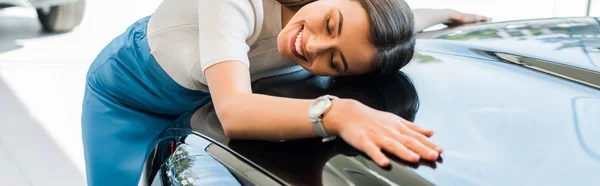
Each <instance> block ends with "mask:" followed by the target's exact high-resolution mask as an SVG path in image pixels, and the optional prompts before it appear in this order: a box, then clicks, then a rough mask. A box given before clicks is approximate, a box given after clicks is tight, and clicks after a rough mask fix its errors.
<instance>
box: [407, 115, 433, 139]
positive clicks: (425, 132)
mask: <svg viewBox="0 0 600 186" xmlns="http://www.w3.org/2000/svg"><path fill="white" fill-rule="evenodd" d="M402 123H403V124H404V125H406V126H407V127H408V128H409V129H411V130H414V131H416V132H418V133H421V134H423V135H425V136H427V137H431V136H432V135H433V131H432V130H429V129H422V128H421V127H419V126H417V125H415V124H414V123H412V122H410V121H408V120H405V119H402Z"/></svg>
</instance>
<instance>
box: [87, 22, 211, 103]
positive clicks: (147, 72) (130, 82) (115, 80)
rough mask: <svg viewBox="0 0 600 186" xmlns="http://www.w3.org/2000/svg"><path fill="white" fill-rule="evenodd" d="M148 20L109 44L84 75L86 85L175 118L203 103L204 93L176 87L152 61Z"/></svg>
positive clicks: (109, 96) (110, 96) (110, 95)
mask: <svg viewBox="0 0 600 186" xmlns="http://www.w3.org/2000/svg"><path fill="white" fill-rule="evenodd" d="M148 18H149V17H146V18H144V19H141V20H139V21H137V22H136V23H134V24H133V25H132V26H130V27H129V28H128V29H127V31H126V32H125V33H123V34H121V35H120V36H119V37H117V38H115V39H114V40H113V41H112V42H111V43H109V44H108V45H107V46H106V47H105V48H104V49H103V50H102V52H100V54H99V55H98V56H97V57H96V59H95V60H94V62H93V63H92V65H91V66H90V68H89V70H88V74H87V86H88V87H90V89H89V90H91V91H94V92H96V93H98V94H100V95H102V96H104V97H107V98H109V99H112V100H114V101H118V102H120V103H122V104H124V105H126V106H130V107H134V108H137V109H140V110H144V111H149V112H156V113H160V114H166V115H178V114H181V113H184V112H187V111H190V109H193V108H196V107H198V106H200V105H202V104H205V103H206V102H208V101H209V100H210V95H209V94H208V93H207V92H202V91H195V90H190V89H187V88H184V87H182V86H181V85H179V84H177V82H175V81H174V80H173V79H171V78H170V77H169V75H168V74H167V73H166V72H165V71H164V70H163V69H162V68H161V67H160V65H159V64H158V63H157V62H156V60H155V59H154V57H153V56H152V54H151V53H150V49H149V47H148V41H147V39H146V26H147V23H148Z"/></svg>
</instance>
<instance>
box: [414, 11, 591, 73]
mask: <svg viewBox="0 0 600 186" xmlns="http://www.w3.org/2000/svg"><path fill="white" fill-rule="evenodd" d="M419 38H421V39H438V40H448V41H460V43H462V44H467V45H471V46H477V47H479V48H486V49H488V50H494V51H502V52H506V53H511V54H515V55H521V56H528V57H532V58H536V59H543V60H547V61H553V62H557V63H561V64H565V65H571V66H575V67H580V68H585V69H590V70H595V71H598V70H600V25H599V22H598V19H597V18H591V17H586V18H554V19H537V20H523V21H510V22H500V23H488V24H476V25H465V26H460V27H456V28H450V29H444V30H439V31H432V32H426V33H422V34H420V35H419Z"/></svg>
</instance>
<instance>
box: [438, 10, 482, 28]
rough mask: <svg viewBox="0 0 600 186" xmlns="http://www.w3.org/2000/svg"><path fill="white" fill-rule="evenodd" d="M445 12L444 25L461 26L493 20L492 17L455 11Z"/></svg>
mask: <svg viewBox="0 0 600 186" xmlns="http://www.w3.org/2000/svg"><path fill="white" fill-rule="evenodd" d="M444 12H445V17H446V19H445V21H444V24H447V25H461V24H468V23H477V22H487V21H491V20H492V18H490V17H486V16H482V15H477V14H469V13H464V12H459V11H456V10H453V9H444Z"/></svg>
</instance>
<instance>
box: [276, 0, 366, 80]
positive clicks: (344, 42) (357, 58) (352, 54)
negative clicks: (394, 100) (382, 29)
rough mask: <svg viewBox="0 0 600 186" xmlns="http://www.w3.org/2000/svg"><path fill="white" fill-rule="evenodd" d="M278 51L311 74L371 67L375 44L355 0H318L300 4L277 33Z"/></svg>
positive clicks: (338, 73) (363, 70)
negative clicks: (299, 7)
mask: <svg viewBox="0 0 600 186" xmlns="http://www.w3.org/2000/svg"><path fill="white" fill-rule="evenodd" d="M277 49H278V50H279V53H280V54H281V55H282V56H283V57H285V58H287V59H289V60H291V61H294V62H296V63H298V64H299V65H301V66H302V67H304V68H305V69H306V70H308V71H310V72H311V73H313V74H315V75H323V76H345V75H353V74H364V73H367V72H369V71H371V69H372V66H373V62H374V56H375V51H376V49H375V46H374V45H373V44H371V42H370V41H369V18H368V15H367V12H366V11H365V9H364V8H363V7H362V6H361V4H360V3H359V2H357V1H350V0H319V1H316V2H313V3H310V4H308V5H306V6H304V7H302V8H301V9H300V10H298V12H296V14H295V15H294V16H293V17H292V18H291V20H290V21H289V22H288V23H287V25H285V27H284V28H283V30H282V31H281V32H280V33H279V35H278V37H277Z"/></svg>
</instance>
